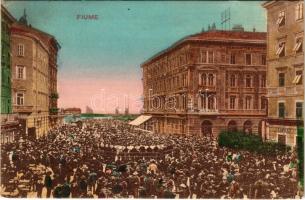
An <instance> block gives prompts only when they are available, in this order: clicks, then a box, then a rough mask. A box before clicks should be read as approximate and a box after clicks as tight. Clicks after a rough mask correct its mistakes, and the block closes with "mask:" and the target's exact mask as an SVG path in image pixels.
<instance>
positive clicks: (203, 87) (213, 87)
mask: <svg viewBox="0 0 305 200" xmlns="http://www.w3.org/2000/svg"><path fill="white" fill-rule="evenodd" d="M199 89H201V90H202V91H203V92H204V91H205V90H208V91H209V92H212V91H216V86H215V85H199Z"/></svg>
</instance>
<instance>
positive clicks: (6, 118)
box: [0, 114, 18, 124]
mask: <svg viewBox="0 0 305 200" xmlns="http://www.w3.org/2000/svg"><path fill="white" fill-rule="evenodd" d="M0 116H1V123H2V124H3V123H9V122H15V121H16V120H17V119H18V115H17V114H1V115H0Z"/></svg>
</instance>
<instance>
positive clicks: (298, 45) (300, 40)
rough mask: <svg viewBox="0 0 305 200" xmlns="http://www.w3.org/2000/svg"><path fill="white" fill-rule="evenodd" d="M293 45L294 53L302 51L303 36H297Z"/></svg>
mask: <svg viewBox="0 0 305 200" xmlns="http://www.w3.org/2000/svg"><path fill="white" fill-rule="evenodd" d="M295 41H296V42H295V45H294V47H293V51H295V52H296V53H301V52H303V38H301V37H299V38H296V40H295Z"/></svg>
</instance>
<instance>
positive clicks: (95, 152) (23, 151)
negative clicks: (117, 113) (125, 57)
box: [1, 119, 303, 199]
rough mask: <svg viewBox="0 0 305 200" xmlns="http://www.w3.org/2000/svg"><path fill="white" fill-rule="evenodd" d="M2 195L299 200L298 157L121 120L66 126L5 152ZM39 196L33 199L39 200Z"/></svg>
mask: <svg viewBox="0 0 305 200" xmlns="http://www.w3.org/2000/svg"><path fill="white" fill-rule="evenodd" d="M1 150H2V151H1V189H2V190H1V194H2V196H7V197H29V196H30V195H31V194H34V195H36V196H37V197H47V198H48V197H54V198H60V197H66V198H68V197H72V198H73V197H74V198H76V197H81V198H93V197H98V198H130V197H133V198H260V199H266V198H297V197H301V196H302V195H303V193H302V190H301V189H300V187H299V185H298V175H297V162H298V160H297V157H296V155H295V153H294V151H291V152H287V153H286V154H283V155H278V156H262V155H259V154H253V153H250V152H247V151H240V150H233V149H228V148H220V147H218V146H217V141H216V140H215V138H210V137H199V136H187V135H159V134H151V133H148V132H146V131H141V130H136V129H135V128H134V127H132V126H131V125H128V124H126V123H124V122H121V121H116V120H93V119H92V120H85V121H84V122H83V126H82V127H79V126H73V125H63V126H60V127H58V128H54V129H52V130H51V131H50V132H49V133H48V134H47V135H46V136H44V137H41V138H39V139H37V140H35V141H27V140H25V142H23V143H20V142H17V141H16V142H15V143H10V144H6V145H2V146H1ZM34 197H35V196H34Z"/></svg>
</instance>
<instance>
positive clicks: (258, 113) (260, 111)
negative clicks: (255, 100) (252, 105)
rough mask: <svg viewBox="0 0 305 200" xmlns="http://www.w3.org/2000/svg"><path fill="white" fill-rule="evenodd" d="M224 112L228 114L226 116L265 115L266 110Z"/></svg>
mask: <svg viewBox="0 0 305 200" xmlns="http://www.w3.org/2000/svg"><path fill="white" fill-rule="evenodd" d="M225 112H226V113H228V114H243V115H265V114H266V113H267V111H266V110H260V109H251V110H245V109H240V110H226V111H225Z"/></svg>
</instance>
